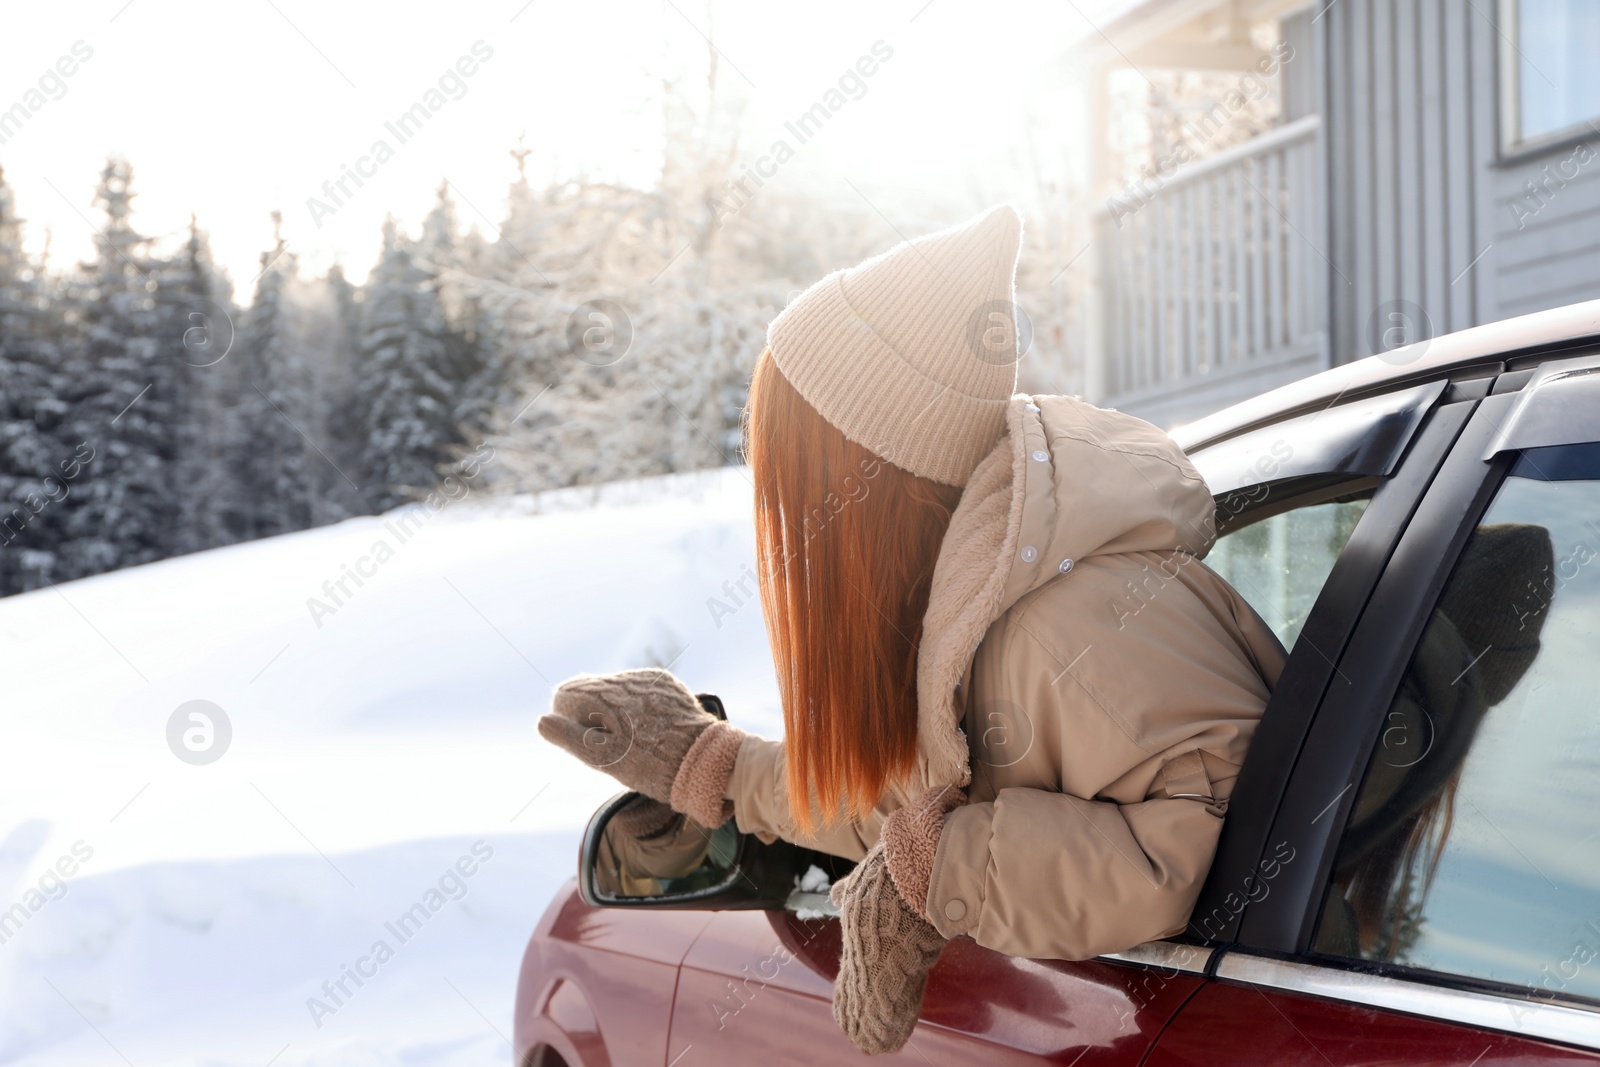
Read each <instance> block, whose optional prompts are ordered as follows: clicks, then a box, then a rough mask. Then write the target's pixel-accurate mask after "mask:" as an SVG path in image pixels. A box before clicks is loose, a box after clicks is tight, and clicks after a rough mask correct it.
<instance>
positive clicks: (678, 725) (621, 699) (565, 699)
mask: <svg viewBox="0 0 1600 1067" xmlns="http://www.w3.org/2000/svg"><path fill="white" fill-rule="evenodd" d="M539 736H541V737H543V738H544V739H545V740H546V741H549V742H550V743H552V744H554V745H559V746H560V747H561V748H564V749H566V750H567V751H568V752H570V753H572V754H573V755H574V756H576V757H578V758H579V759H580V760H582V761H583V762H585V763H587V764H588V765H589V766H591V767H593V768H595V769H596V770H601V771H605V772H606V773H607V774H609V775H611V777H613V778H615V779H616V780H617V781H619V782H621V783H622V784H623V785H624V786H626V787H627V788H629V789H632V790H634V791H635V792H638V793H643V794H644V795H645V796H647V797H650V798H651V799H652V800H657V801H660V802H661V803H663V804H667V805H670V806H671V807H672V809H673V810H674V811H679V812H682V813H683V814H685V815H687V816H689V818H691V819H693V820H695V821H696V822H697V823H699V824H700V825H702V826H710V827H716V826H721V825H722V823H723V821H724V820H726V819H727V818H729V817H730V816H731V815H732V814H733V805H732V804H731V803H729V802H728V801H727V800H725V799H724V797H723V794H724V792H725V791H726V789H727V784H728V779H729V777H731V776H732V774H733V765H734V761H735V760H736V759H737V758H738V752H739V745H740V744H741V743H742V741H743V739H744V736H745V735H744V733H743V731H741V730H737V729H735V728H734V727H732V726H729V725H728V724H727V723H725V722H723V721H722V720H720V719H718V718H717V717H716V716H714V715H712V714H711V713H710V712H708V711H706V710H705V709H704V708H702V707H701V706H700V701H699V700H697V699H695V695H694V694H693V693H691V692H689V688H688V687H687V686H685V685H684V684H683V683H682V682H681V681H679V680H678V679H677V677H676V676H675V675H673V673H672V672H671V671H667V670H662V669H660V668H658V667H647V668H645V669H643V670H636V671H623V672H622V673H620V674H580V675H578V676H577V677H576V678H569V679H567V680H566V681H564V682H562V683H561V684H560V685H558V686H556V691H555V694H554V695H553V696H552V697H551V699H550V713H549V714H548V715H545V716H544V717H542V718H541V719H540V720H539Z"/></svg>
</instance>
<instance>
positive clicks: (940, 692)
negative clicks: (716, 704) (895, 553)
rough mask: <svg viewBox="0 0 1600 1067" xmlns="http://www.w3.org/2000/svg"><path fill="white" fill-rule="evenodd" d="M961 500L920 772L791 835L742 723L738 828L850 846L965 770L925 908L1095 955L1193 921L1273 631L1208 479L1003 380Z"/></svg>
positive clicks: (1000, 945)
mask: <svg viewBox="0 0 1600 1067" xmlns="http://www.w3.org/2000/svg"><path fill="white" fill-rule="evenodd" d="M1006 421H1007V430H1006V434H1005V436H1004V437H1002V438H1001V440H1000V441H999V443H998V444H996V446H995V448H994V450H993V452H991V453H990V454H989V455H988V456H987V457H986V458H985V459H984V460H983V461H982V462H981V463H980V464H979V465H978V468H977V470H975V471H974V472H973V475H972V477H971V479H970V480H969V481H968V483H967V487H966V490H965V492H964V493H963V495H962V497H961V502H960V504H959V506H958V507H957V508H956V511H955V514H954V515H953V516H952V518H951V522H950V529H949V532H948V533H947V534H946V536H945V539H944V543H943V547H942V548H941V550H940V555H939V560H938V563H937V566H936V568H935V570H934V578H933V589H932V594H931V596H930V600H929V605H928V612H927V615H926V617H925V621H924V626H923V639H922V645H921V648H920V651H919V656H918V664H917V695H918V705H919V706H918V716H919V734H918V768H917V780H916V781H914V782H909V783H906V784H904V785H903V786H901V787H898V788H897V789H895V790H893V791H892V792H891V794H890V795H888V796H885V797H884V799H883V802H882V803H881V804H880V806H879V808H878V810H877V811H875V812H874V813H873V815H872V817H871V818H869V819H867V820H865V821H863V822H861V823H852V824H848V825H843V826H836V827H830V828H827V829H825V830H823V831H821V832H820V833H819V834H818V835H817V836H815V837H803V836H801V835H799V834H797V832H796V830H795V827H794V825H793V823H792V821H791V820H790V817H789V801H788V791H787V786H786V782H785V766H784V756H783V745H782V744H781V743H780V742H774V741H768V740H765V739H761V738H754V737H752V738H749V739H747V740H746V741H745V742H744V744H743V745H742V747H741V748H740V751H739V757H738V761H737V763H736V765H735V767H734V773H733V777H732V779H731V781H730V783H729V787H728V796H729V798H730V799H732V800H733V802H734V812H735V818H736V819H737V821H738V825H739V828H740V829H741V830H742V831H744V832H746V833H754V834H757V835H758V836H760V837H762V838H764V839H767V840H771V839H772V838H774V837H783V838H786V839H788V840H792V841H799V842H800V843H802V844H806V845H809V846H811V847H815V848H819V849H822V850H824V851H828V852H832V853H835V854H837V855H840V856H845V857H848V858H852V859H859V858H860V857H861V856H862V855H864V854H865V852H866V850H867V849H868V848H869V847H871V846H872V844H873V843H875V842H876V841H877V838H878V831H879V828H880V827H881V825H882V822H883V817H884V816H885V815H887V814H888V813H889V812H891V811H893V810H894V809H895V808H897V807H900V806H901V805H903V804H905V803H906V802H908V800H910V799H911V798H914V797H915V796H917V795H919V794H920V793H921V791H922V790H924V789H926V788H928V787H930V786H934V785H944V784H948V783H956V784H960V785H964V786H967V787H968V790H969V802H968V803H967V804H966V805H965V806H963V807H960V808H958V809H956V810H955V811H953V812H951V813H950V815H949V816H948V818H947V819H946V822H945V827H944V832H943V835H942V836H941V838H940V840H939V851H938V856H937V858H936V860H935V862H934V870H933V877H932V881H931V884H930V887H929V892H928V900H927V909H926V910H927V914H928V916H929V918H930V919H931V920H932V922H933V923H934V924H935V926H937V927H938V929H939V931H940V932H941V933H943V934H944V935H945V936H947V937H955V936H958V935H962V934H966V935H970V936H971V937H972V938H973V939H974V940H976V941H977V942H978V943H979V944H982V945H985V946H987V947H989V948H992V949H995V950H997V951H1000V952H1004V953H1007V954H1010V955H1014V956H1028V957H1034V958H1051V959H1086V958H1088V957H1090V956H1094V955H1098V954H1100V953H1104V952H1116V951H1121V950H1123V949H1127V948H1129V947H1131V946H1133V945H1135V944H1138V943H1140V942H1143V941H1149V940H1153V939H1156V938H1160V937H1164V936H1169V935H1171V934H1174V933H1177V932H1178V931H1180V930H1182V929H1183V927H1184V925H1185V924H1186V923H1187V922H1188V918H1189V912H1190V910H1191V909H1192V908H1193V906H1194V902H1195V898H1196V897H1197V895H1198V894H1199V891H1200V886H1201V884H1202V883H1203V882H1204V880H1205V876H1206V872H1207V870H1208V869H1209V867H1210V865H1211V859H1212V856H1213V854H1214V852H1215V850H1216V844H1217V835H1218V833H1219V832H1220V830H1221V827H1222V817H1223V814H1224V812H1225V811H1226V806H1227V800H1228V796H1229V794H1230V793H1231V792H1232V789H1233V784H1234V780H1235V777H1236V776H1237V774H1238V770H1239V765H1240V763H1241V762H1242V761H1243V758H1244V753H1245V749H1246V747H1247V746H1248V745H1249V743H1250V738H1251V736H1252V735H1253V734H1254V732H1255V726H1256V722H1257V721H1258V720H1259V719H1260V717H1261V710H1262V708H1263V706H1264V705H1265V704H1266V701H1267V697H1268V695H1269V693H1270V691H1271V688H1272V686H1274V685H1275V684H1276V683H1277V680H1278V675H1279V673H1280V672H1281V670H1282V667H1283V661H1284V650H1283V646H1282V645H1281V644H1280V643H1279V641H1278V640H1277V638H1276V637H1275V636H1274V635H1273V633H1272V631H1271V630H1269V629H1268V628H1267V626H1266V624H1265V623H1263V622H1262V620H1261V619H1260V617H1259V616H1257V615H1256V613H1255V612H1254V611H1253V610H1252V609H1251V608H1250V606H1249V605H1248V604H1247V603H1245V601H1244V600H1243V599H1242V598H1241V597H1240V596H1239V594H1238V593H1236V592H1235V591H1234V590H1233V588H1232V587H1231V586H1229V585H1228V584H1227V583H1226V582H1224V581H1223V580H1222V579H1221V578H1220V577H1218V576H1217V574H1216V573H1215V572H1213V571H1212V570H1210V569H1209V568H1208V567H1206V566H1205V565H1204V564H1203V563H1201V562H1200V561H1199V560H1200V557H1202V556H1204V555H1205V553H1206V552H1207V551H1208V550H1209V549H1210V547H1211V543H1212V540H1213V537H1214V526H1213V521H1214V520H1213V516H1214V506H1213V502H1212V498H1211V493H1210V490H1209V489H1207V487H1206V484H1205V481H1204V480H1203V479H1202V478H1201V477H1200V474H1199V473H1198V472H1197V471H1196V470H1195V468H1194V466H1193V465H1192V464H1191V463H1190V462H1189V460H1188V459H1187V458H1186V457H1185V456H1184V455H1183V453H1182V452H1181V450H1179V448H1178V447H1177V445H1176V444H1175V443H1174V442H1173V441H1172V439H1171V438H1169V437H1168V436H1167V435H1166V434H1164V433H1162V432H1161V431H1160V430H1158V429H1156V428H1155V427H1154V426H1151V425H1150V424H1149V423H1147V422H1144V421H1142V420H1140V419H1136V418H1134V417H1132V416H1129V415H1124V414H1122V413H1120V412H1115V411H1108V410H1104V409H1101V408H1097V407H1094V406H1093V405H1090V404H1087V403H1084V402H1083V401H1080V400H1077V399H1074V398H1072V397H1061V396H1047V397H1037V398H1035V397H1028V396H1022V395H1019V396H1017V397H1014V398H1013V399H1012V401H1011V403H1010V406H1009V408H1008V409H1007V420H1006Z"/></svg>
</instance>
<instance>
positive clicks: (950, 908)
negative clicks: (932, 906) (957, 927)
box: [944, 900, 967, 922]
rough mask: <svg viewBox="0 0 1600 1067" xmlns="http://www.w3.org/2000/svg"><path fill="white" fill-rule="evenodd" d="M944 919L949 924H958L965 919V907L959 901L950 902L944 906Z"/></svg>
mask: <svg viewBox="0 0 1600 1067" xmlns="http://www.w3.org/2000/svg"><path fill="white" fill-rule="evenodd" d="M944 917H945V918H946V919H949V920H950V921H951V922H960V921H961V920H962V919H965V918H966V917H967V906H966V904H965V903H963V902H962V901H959V900H952V901H950V902H948V903H947V904H945V906H944Z"/></svg>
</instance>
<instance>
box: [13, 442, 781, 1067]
mask: <svg viewBox="0 0 1600 1067" xmlns="http://www.w3.org/2000/svg"><path fill="white" fill-rule="evenodd" d="M749 516H750V491H749V485H748V482H747V480H746V475H745V472H744V471H743V470H738V469H729V470H723V471H716V472H711V473H708V474H705V475H695V476H678V477H674V478H670V479H661V480H656V481H650V482H642V483H633V484H630V485H619V486H614V487H608V488H607V489H606V490H605V492H603V493H600V494H594V493H588V492H568V493H565V494H557V495H554V496H549V495H547V496H546V497H545V498H544V499H543V500H540V501H537V502H533V501H529V500H525V499H517V500H511V501H498V502H489V501H484V500H480V499H477V498H468V499H466V500H464V501H462V502H460V503H456V504H452V505H450V506H449V507H447V508H446V509H445V510H443V511H441V512H439V513H438V514H437V515H434V516H433V517H431V518H430V519H428V520H427V521H426V523H424V524H423V525H422V526H421V528H420V529H417V530H415V531H414V532H413V533H412V534H411V535H410V536H409V537H408V538H407V539H406V540H405V541H404V542H403V543H402V542H401V541H400V539H399V537H398V536H397V535H396V534H395V532H394V527H393V525H392V521H391V524H390V525H388V526H386V525H385V520H384V519H381V518H364V519H357V520H351V521H349V522H345V523H341V524H339V525H337V526H333V527H328V528H325V529H321V530H315V531H309V532H306V533H302V534H295V535H291V536H287V537H280V538H273V539H271V540H268V541H263V542H257V543H254V544H249V545H241V546H236V547H233V548H228V549H221V550H217V551H212V552H206V553H202V554H199V555H196V556H191V557H187V558H184V559H177V560H169V561H166V562H163V563H158V564H153V565H150V566H146V567H139V568H135V569H132V570H127V571H122V572H119V573H116V574H110V575H104V576H101V577H98V578H92V579H88V580H85V581H80V582H73V583H70V584H68V585H64V586H61V587H60V588H59V592H58V591H53V590H44V591H41V592H36V593H31V594H27V595H25V596H20V597H12V598H8V599H5V600H0V678H3V679H4V685H5V691H6V694H7V697H8V699H7V702H6V707H7V712H8V713H7V715H6V721H7V725H8V729H7V731H6V735H5V738H4V743H3V744H0V909H5V908H11V909H12V910H11V912H10V916H11V919H10V925H9V926H8V925H6V919H5V916H4V915H0V938H4V940H3V943H0V1063H3V1064H28V1065H35V1064H46V1063H48V1064H51V1065H63V1067H65V1065H74V1064H85V1065H87V1064H97V1065H98V1064H108V1063H118V1062H124V1061H126V1062H127V1063H129V1064H131V1065H133V1067H145V1065H147V1064H157V1063H160V1064H194V1065H201V1064H204V1065H206V1067H222V1065H232V1064H239V1065H249V1067H264V1065H266V1064H268V1063H269V1062H271V1063H272V1064H273V1065H274V1067H292V1065H296V1064H330V1063H337V1064H368V1063H372V1064H398V1063H404V1064H407V1065H414V1067H431V1065H439V1064H458V1063H459V1064H466V1063H475V1064H476V1063H507V1062H509V1061H510V1058H511V1051H510V1047H509V1045H508V1044H507V1042H506V1041H505V1038H508V1037H509V1036H510V1033H511V1004H512V996H513V992H514V987H515V982H516V972H517V965H518V962H519V960H520V958H521V953H522V949H523V946H524V944H525V943H526V941H527V937H528V935H529V933H530V932H531V931H532V929H533V927H534V925H535V923H536V922H537V920H538V917H539V915H540V914H541V912H542V911H543V909H544V906H545V904H546V902H547V901H548V900H549V899H550V896H551V894H552V893H553V892H554V890H555V889H556V887H557V886H559V885H560V884H561V883H562V882H564V881H565V880H566V879H567V878H569V877H571V875H572V873H573V870H574V866H575V864H574V860H575V856H576V845H577V837H578V831H579V830H580V829H581V827H582V825H583V823H584V821H585V820H586V819H587V817H588V816H589V814H590V813H591V812H592V810H593V809H594V807H595V806H596V805H597V804H598V803H599V802H600V801H601V800H603V799H604V798H605V797H606V796H609V795H610V794H611V793H613V792H615V789H616V787H615V785H614V784H613V783H612V782H611V780H610V779H608V778H605V777H604V776H602V775H599V774H596V773H592V772H588V771H585V770H582V769H580V768H579V767H578V766H577V764H576V763H575V762H574V761H573V760H571V759H570V757H567V756H565V755H564V754H563V753H561V752H559V751H557V750H554V749H552V748H550V747H549V746H547V745H545V744H544V743H543V742H542V741H540V740H539V738H538V735H537V734H536V733H535V732H534V728H533V723H534V719H535V717H536V716H537V714H538V713H539V712H540V711H541V710H542V709H543V708H544V707H545V705H546V703H547V701H548V696H549V691H550V686H551V683H552V682H555V681H559V680H560V679H561V678H563V677H566V676H568V675H570V674H573V673H575V672H577V671H580V670H592V671H606V670H616V669H622V668H626V667H632V666H641V665H644V664H646V663H650V662H658V663H660V662H670V663H672V665H673V669H674V670H675V671H676V672H677V673H678V674H680V675H681V676H682V677H684V678H685V679H686V680H687V681H688V682H689V684H690V685H691V686H692V687H694V688H697V689H702V690H713V691H716V692H718V693H720V694H722V696H723V698H724V700H725V702H726V703H727V705H728V708H729V714H730V717H731V718H733V719H734V721H736V722H738V723H740V724H741V725H744V726H746V727H749V728H751V729H754V730H756V731H757V732H761V733H766V734H768V735H776V733H777V732H778V731H779V730H780V728H781V727H780V725H779V719H778V711H777V697H776V692H775V689H774V686H773V680H772V668H771V661H770V659H769V656H768V653H767V648H766V638H765V633H764V631H763V628H762V622H761V617H760V611H759V608H758V607H757V605H756V604H755V603H754V602H753V601H748V600H745V601H744V603H742V604H740V603H738V601H740V600H744V598H743V596H742V594H740V593H739V592H738V591H737V589H736V588H735V589H732V596H730V590H729V589H727V588H725V583H738V582H739V581H740V579H741V578H747V576H748V575H749V573H750V572H749V570H748V569H747V568H749V567H751V566H752V559H753V557H752V537H751V530H750V517H749ZM390 518H391V520H392V517H390ZM379 540H383V541H385V542H386V543H387V544H388V546H389V548H390V549H391V550H392V556H389V555H386V556H385V557H384V560H383V562H381V563H377V562H376V561H375V557H374V560H372V561H366V562H363V561H362V557H364V556H368V555H369V554H371V553H373V551H374V546H375V543H376V542H377V541H379ZM358 563H359V564H360V566H361V568H362V569H363V570H366V571H368V572H369V573H370V572H373V571H374V570H375V571H376V573H375V574H374V575H373V576H372V577H368V578H364V579H363V584H362V585H361V586H360V587H359V588H357V587H356V586H355V585H354V583H353V582H351V581H349V580H347V581H346V590H347V591H348V592H350V593H352V594H353V595H351V596H349V597H341V598H340V599H341V600H342V601H343V603H342V604H340V605H338V606H337V607H335V608H334V610H333V611H332V613H331V614H327V613H323V614H322V616H321V618H320V619H313V615H312V612H311V611H310V610H309V609H308V607H307V600H308V598H310V597H319V598H321V599H322V600H323V603H324V604H329V605H331V603H332V602H331V600H330V599H329V598H328V596H327V594H326V593H325V592H324V591H323V588H322V586H323V583H324V581H337V580H338V579H339V578H340V577H341V575H342V574H343V573H344V569H343V568H344V567H345V565H349V566H350V567H352V568H354V567H356V566H357V564H358ZM745 588H746V589H747V590H753V588H754V587H753V583H751V582H750V581H748V580H747V581H746V583H745ZM713 597H715V598H717V599H718V600H720V601H721V605H722V606H721V608H719V609H718V610H717V611H715V612H713V611H712V610H711V609H710V608H709V607H708V604H707V602H708V600H709V599H711V598H713ZM729 609H732V610H731V613H730V612H729ZM318 622H320V624H321V625H320V626H319V625H318ZM192 700H207V701H211V702H213V703H215V704H216V705H217V706H218V707H220V708H221V709H222V711H223V713H224V714H225V716H226V717H227V720H228V724H229V725H230V726H231V733H232V736H231V740H230V741H229V742H228V745H227V748H226V749H225V750H224V751H223V754H222V755H221V756H220V757H219V758H217V759H216V760H215V762H212V763H209V764H205V765H193V764H191V763H188V762H185V761H183V760H181V759H179V758H178V757H177V756H176V755H175V754H174V752H173V751H172V749H171V748H169V744H168V721H169V719H170V718H171V717H172V716H173V713H174V712H175V710H176V709H177V708H178V707H179V706H180V705H182V704H184V703H186V702H188V701H192ZM218 736H220V733H219V734H218ZM212 744H213V750H215V747H216V745H217V742H216V741H215V739H213V742H212ZM485 856H487V858H485ZM458 861H459V862H460V866H459V867H458V866H457V865H458ZM464 870H471V871H472V873H471V875H470V876H464V875H463V874H461V873H460V871H464ZM66 872H70V876H68V875H67V874H66ZM430 893H434V894H437V895H435V896H432V897H430V895H429V894H430ZM441 901H442V902H443V903H442V904H441V903H440V902H441ZM418 903H423V904H428V903H432V904H434V905H435V906H437V910H436V911H430V912H428V915H429V918H428V919H427V921H426V922H425V923H420V924H419V925H420V929H411V928H408V930H407V932H408V933H409V935H410V936H408V937H407V938H406V939H405V940H404V941H403V942H402V941H401V940H400V939H399V938H397V937H396V936H395V935H394V933H393V932H391V931H390V930H389V929H388V927H386V926H385V924H386V923H393V922H394V921H395V920H396V919H397V918H398V917H399V916H400V915H401V914H402V913H404V912H406V911H407V909H409V908H411V907H412V905H414V904H418ZM14 904H20V905H21V907H20V909H18V908H13V905H14ZM380 940H381V941H384V942H386V943H387V944H388V946H389V947H390V949H391V950H392V953H393V955H392V958H385V959H384V961H383V962H382V963H381V964H378V965H374V964H371V963H369V964H367V965H366V969H367V970H368V971H369V972H370V971H371V969H372V968H373V967H374V966H376V971H377V973H376V975H375V976H373V977H370V978H366V979H364V980H363V984H362V985H361V986H360V987H359V988H357V987H355V986H354V985H353V983H351V982H349V981H348V980H347V981H346V988H347V989H353V990H354V993H353V995H351V996H349V997H342V996H341V1002H340V1003H339V1004H338V1005H337V1006H335V1005H334V1002H333V1001H332V1000H331V999H329V998H327V997H326V996H325V994H323V992H322V986H323V983H324V982H325V981H327V980H334V981H337V980H338V979H339V978H340V977H341V976H342V974H343V970H342V969H343V968H344V967H345V966H347V965H348V966H351V967H354V966H355V965H356V963H357V961H358V959H360V958H362V957H364V956H368V955H369V954H370V953H371V952H372V951H373V947H374V945H375V943H376V942H378V941H380ZM311 998H318V999H320V1000H321V1001H322V1002H323V1004H324V1005H325V1006H326V1008H331V1009H332V1010H331V1011H327V1010H323V1011H318V1012H314V1011H313V1007H314V1006H313V1005H310V1004H308V1001H309V1000H310V999H311ZM314 1014H315V1015H316V1016H317V1017H315V1018H314ZM119 1057H120V1059H119ZM274 1057H276V1058H274Z"/></svg>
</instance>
